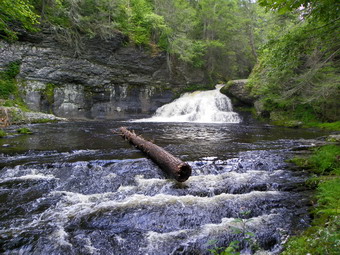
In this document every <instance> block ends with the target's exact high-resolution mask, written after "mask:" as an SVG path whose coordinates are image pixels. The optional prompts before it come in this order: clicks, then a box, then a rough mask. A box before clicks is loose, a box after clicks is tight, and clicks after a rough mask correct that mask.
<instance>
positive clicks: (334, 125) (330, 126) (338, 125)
mask: <svg viewBox="0 0 340 255" xmlns="http://www.w3.org/2000/svg"><path fill="white" fill-rule="evenodd" d="M304 126H305V127H317V128H322V129H327V130H332V131H340V121H335V122H331V123H320V122H309V123H306V124H305V125H304Z"/></svg>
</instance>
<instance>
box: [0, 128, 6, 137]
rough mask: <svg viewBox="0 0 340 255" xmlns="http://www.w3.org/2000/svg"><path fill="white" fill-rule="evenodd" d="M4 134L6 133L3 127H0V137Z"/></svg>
mask: <svg viewBox="0 0 340 255" xmlns="http://www.w3.org/2000/svg"><path fill="white" fill-rule="evenodd" d="M6 135H7V133H6V132H5V131H4V130H3V129H0V138H2V137H5V136H6Z"/></svg>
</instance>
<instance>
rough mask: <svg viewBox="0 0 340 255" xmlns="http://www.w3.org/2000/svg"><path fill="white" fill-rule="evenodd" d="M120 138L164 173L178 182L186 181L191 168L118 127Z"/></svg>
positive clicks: (150, 143) (161, 149) (123, 128)
mask: <svg viewBox="0 0 340 255" xmlns="http://www.w3.org/2000/svg"><path fill="white" fill-rule="evenodd" d="M119 131H120V132H121V136H122V137H124V138H125V139H126V140H128V141H129V142H130V143H132V144H133V145H134V146H135V147H136V148H138V149H139V150H141V151H142V152H144V153H145V154H146V155H148V156H149V157H150V158H151V159H152V160H153V161H154V162H155V163H156V164H157V165H158V166H159V167H160V168H161V169H162V170H163V171H164V172H165V173H167V174H168V175H170V176H172V177H173V178H174V179H175V180H177V181H179V182H184V181H186V180H187V179H188V178H189V177H190V175H191V166H190V165H189V164H188V163H186V162H183V161H182V160H180V159H179V158H177V157H175V156H173V155H172V154H170V153H169V152H167V151H166V150H164V149H163V148H161V147H159V146H157V145H155V144H154V143H152V142H149V141H146V140H144V139H143V138H142V137H140V136H137V135H136V134H135V133H134V132H130V131H129V130H128V129H127V128H125V127H120V128H119Z"/></svg>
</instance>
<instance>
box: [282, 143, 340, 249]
mask: <svg viewBox="0 0 340 255" xmlns="http://www.w3.org/2000/svg"><path fill="white" fill-rule="evenodd" d="M293 162H295V163H296V164H297V165H299V166H301V167H303V168H307V169H309V171H311V172H312V173H314V174H316V177H315V176H314V177H313V180H312V182H314V183H315V184H316V186H317V188H316V197H315V198H316V201H317V206H316V208H315V209H314V211H313V216H314V219H313V222H312V226H311V227H310V228H308V229H307V230H306V231H304V232H303V233H302V234H300V235H298V236H295V237H291V238H290V239H289V241H288V243H287V244H286V250H285V251H284V252H283V253H282V254H283V255H290V254H296V255H306V254H320V255H321V254H327V255H337V254H340V199H339V198H340V146H339V145H326V146H323V147H320V148H318V149H316V150H315V151H314V153H313V155H312V156H310V157H309V158H307V159H302V158H295V159H294V160H293ZM309 182H311V180H309Z"/></svg>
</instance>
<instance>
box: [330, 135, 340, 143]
mask: <svg viewBox="0 0 340 255" xmlns="http://www.w3.org/2000/svg"><path fill="white" fill-rule="evenodd" d="M327 141H328V142H337V143H339V142H340V135H330V136H328V137H327Z"/></svg>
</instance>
